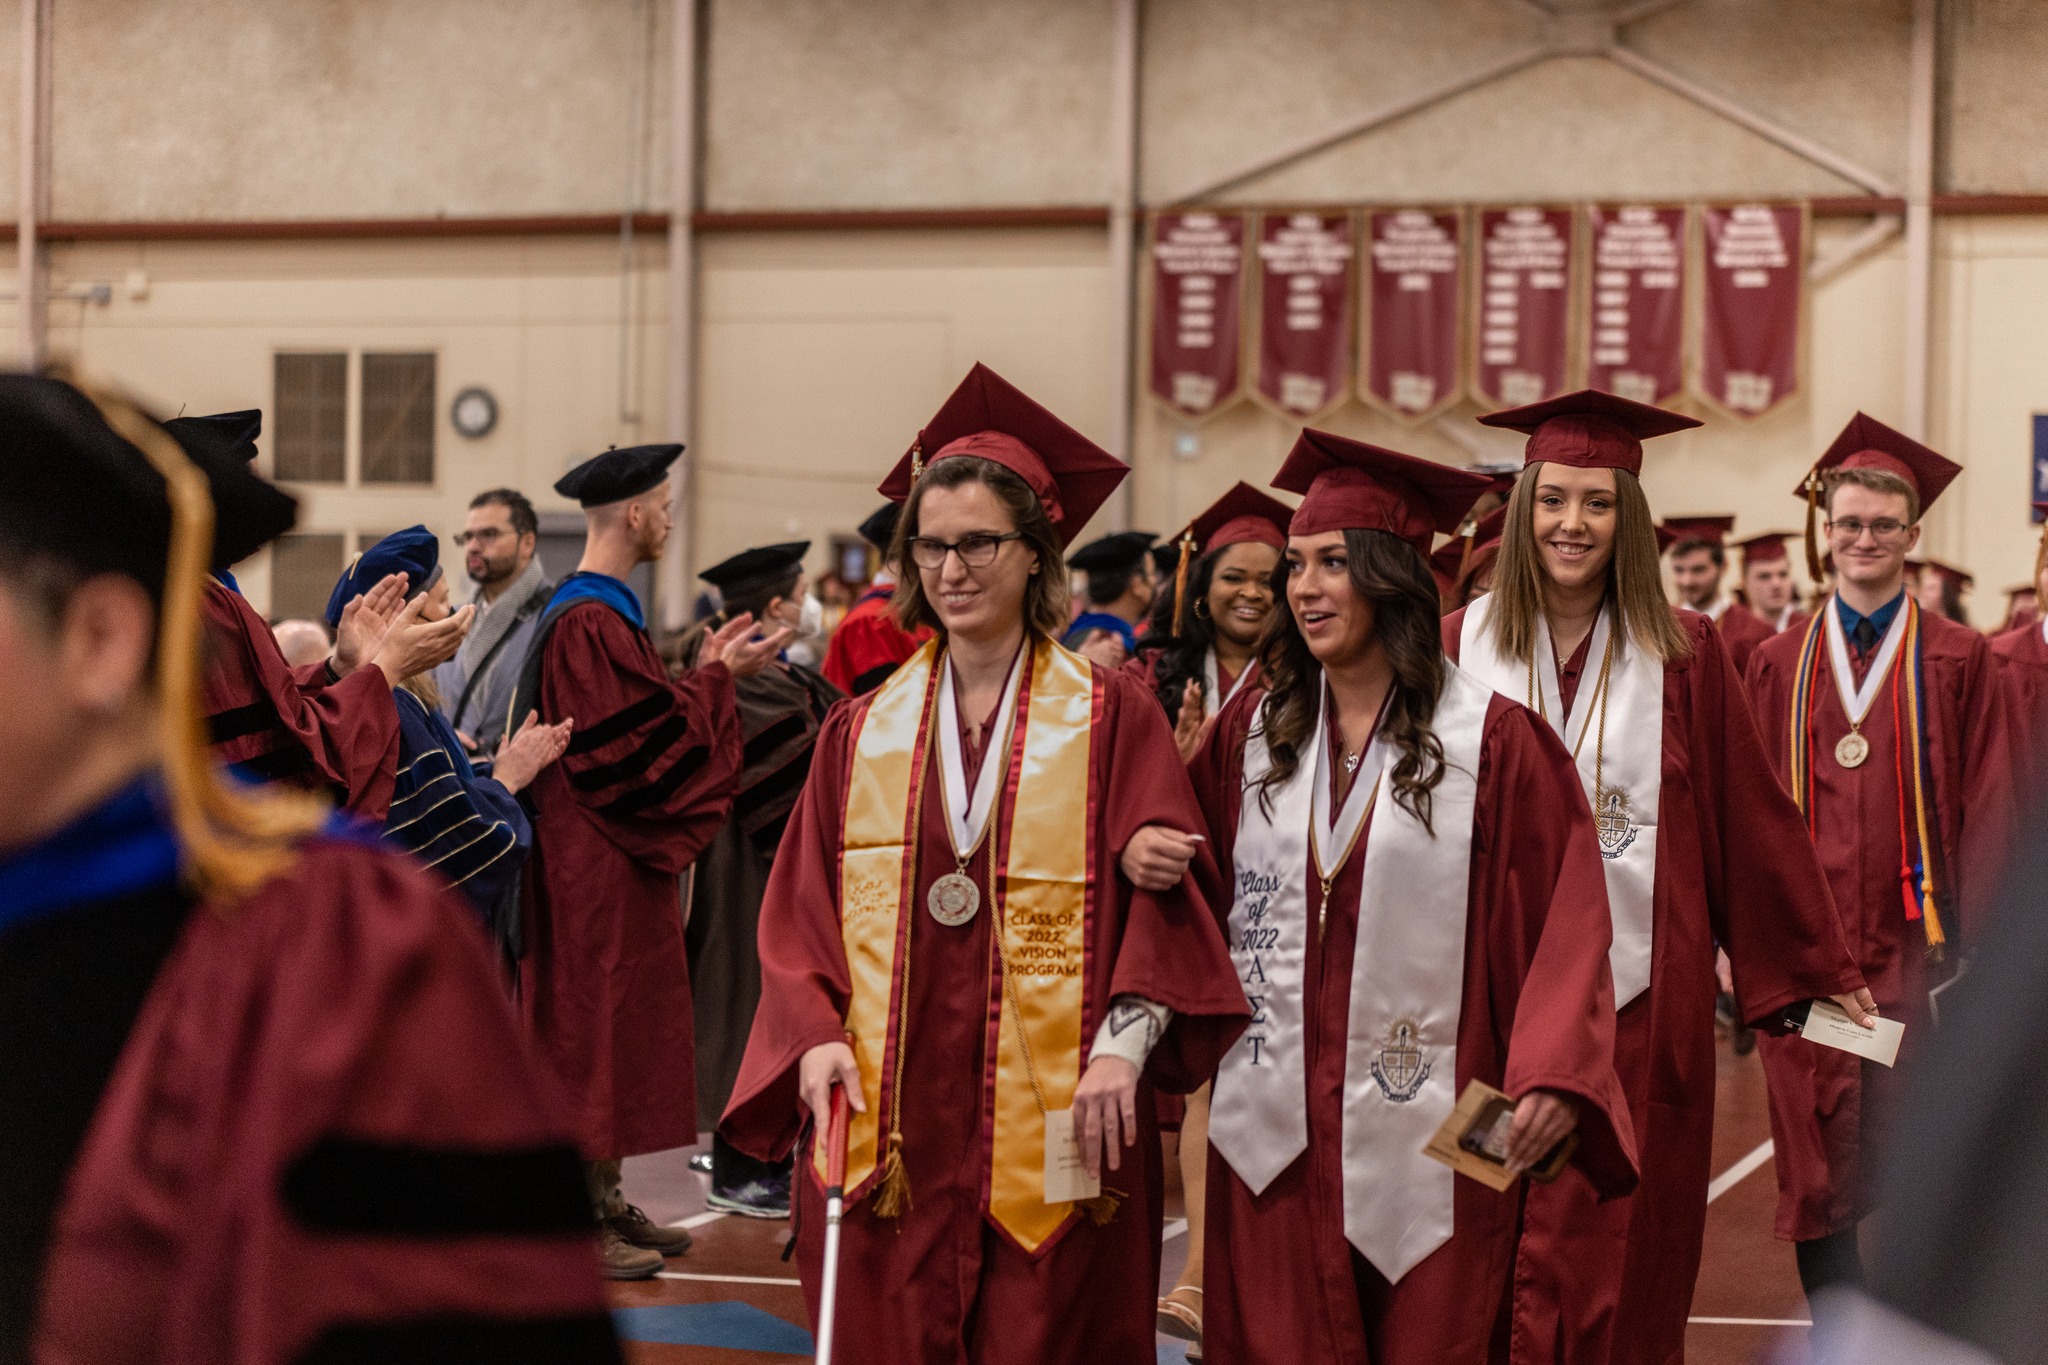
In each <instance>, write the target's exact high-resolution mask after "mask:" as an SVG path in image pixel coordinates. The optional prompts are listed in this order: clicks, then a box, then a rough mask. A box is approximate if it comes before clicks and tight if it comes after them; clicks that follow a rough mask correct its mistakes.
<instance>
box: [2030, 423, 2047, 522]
mask: <svg viewBox="0 0 2048 1365" xmlns="http://www.w3.org/2000/svg"><path fill="white" fill-rule="evenodd" d="M2028 496H2029V498H2030V499H2031V500H2032V502H2033V506H2032V507H2031V508H2029V509H2028V513H2029V515H2030V516H2031V518H2032V519H2033V521H2034V524H2035V525H2037V526H2038V525H2039V524H2040V522H2041V504H2042V503H2044V502H2048V412H2037V413H2035V414H2034V491H2033V492H2032V493H2031V494H2029V495H2028Z"/></svg>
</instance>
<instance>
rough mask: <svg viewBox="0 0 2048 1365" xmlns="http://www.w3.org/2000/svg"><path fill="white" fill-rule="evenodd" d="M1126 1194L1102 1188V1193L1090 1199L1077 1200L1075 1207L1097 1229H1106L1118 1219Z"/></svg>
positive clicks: (1105, 1186) (1106, 1187)
mask: <svg viewBox="0 0 2048 1365" xmlns="http://www.w3.org/2000/svg"><path fill="white" fill-rule="evenodd" d="M1123 1202H1124V1193H1123V1191H1122V1190H1113V1189H1111V1188H1110V1187H1109V1186H1107V1185H1104V1186H1103V1187H1102V1193H1101V1194H1098V1195H1094V1196H1093V1197H1091V1198H1088V1199H1076V1200H1075V1201H1074V1207H1075V1208H1077V1209H1079V1210H1081V1211H1082V1212H1083V1213H1085V1214H1087V1215H1088V1221H1089V1222H1091V1223H1093V1224H1095V1226H1096V1227H1105V1226H1107V1225H1108V1224H1109V1223H1110V1222H1111V1221H1113V1220H1114V1219H1115V1218H1116V1211H1117V1210H1118V1209H1119V1208H1121V1207H1123Z"/></svg>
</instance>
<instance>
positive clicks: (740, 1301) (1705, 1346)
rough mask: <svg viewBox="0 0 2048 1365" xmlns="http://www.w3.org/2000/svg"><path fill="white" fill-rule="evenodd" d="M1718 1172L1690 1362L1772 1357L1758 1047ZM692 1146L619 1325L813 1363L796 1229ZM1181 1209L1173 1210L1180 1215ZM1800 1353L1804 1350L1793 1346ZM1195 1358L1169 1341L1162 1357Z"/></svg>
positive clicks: (1767, 1186)
mask: <svg viewBox="0 0 2048 1365" xmlns="http://www.w3.org/2000/svg"><path fill="white" fill-rule="evenodd" d="M1719 1088H1720V1093H1719V1096H1718V1098H1717V1104H1716V1119H1715V1131H1714V1170H1715V1172H1716V1175H1717V1178H1716V1179H1715V1181H1714V1184H1713V1186H1712V1188H1711V1190H1710V1191H1709V1198H1710V1200H1711V1203H1710V1204H1709V1206H1708V1209H1707V1240H1706V1251H1705V1256H1704V1259H1703V1263H1702V1265H1701V1268H1700V1278H1699V1286H1698V1288H1697V1290H1696V1292H1695V1293H1694V1296H1693V1306H1692V1312H1693V1317H1692V1326H1691V1328H1690V1330H1689V1331H1688V1332H1687V1334H1686V1359H1687V1360H1688V1361H1689V1362H1692V1365H1738V1362H1750V1361H1763V1360H1766V1359H1767V1358H1768V1357H1769V1356H1770V1354H1771V1353H1772V1351H1773V1349H1774V1348H1775V1347H1778V1346H1779V1345H1781V1344H1783V1345H1793V1346H1796V1344H1797V1341H1798V1339H1799V1338H1800V1337H1803V1336H1804V1327H1805V1317H1806V1300H1805V1298H1804V1296H1802V1295H1801V1293H1800V1292H1799V1278H1798V1273H1797V1271H1796V1269H1795V1267H1794V1265H1793V1260H1792V1249H1791V1247H1790V1246H1788V1245H1787V1244H1786V1243H1783V1242H1780V1241H1778V1240H1776V1239H1775V1238H1773V1237H1772V1236H1771V1213H1772V1209H1773V1207H1774V1206H1775V1203H1776V1198H1777V1186H1776V1184H1775V1182H1774V1181H1773V1180H1772V1177H1771V1164H1770V1152H1769V1141H1770V1127H1769V1120H1768V1118H1767V1116H1766V1112H1765V1107H1764V1105H1765V1101H1764V1080H1763V1070H1762V1068H1761V1067H1760V1066H1759V1065H1758V1063H1757V1059H1756V1056H1755V1054H1751V1055H1750V1056H1748V1057H1736V1056H1735V1055H1733V1053H1732V1052H1730V1050H1729V1049H1728V1046H1727V1044H1726V1042H1725V1041H1724V1042H1723V1043H1722V1044H1721V1047H1720V1054H1719ZM688 1156H689V1154H688V1153H687V1152H682V1151H677V1152H662V1153H657V1154H656V1155H653V1156H647V1157H639V1158H635V1159H633V1160H631V1161H628V1162H627V1163H626V1193H627V1196H628V1197H629V1198H631V1199H633V1200H634V1201H635V1202H636V1203H638V1204H639V1205H640V1206H641V1207H642V1208H643V1209H645V1210H646V1211H647V1213H648V1215H649V1216H650V1217H652V1218H654V1219H655V1220H657V1221H659V1222H664V1223H673V1222H684V1223H686V1224H687V1226H689V1227H690V1228H691V1229H692V1230H693V1231H694V1232H695V1234H696V1238H697V1245H696V1247H695V1248H694V1249H693V1250H692V1251H691V1252H690V1254H689V1255H687V1256H682V1257H676V1258H673V1259H671V1260H670V1261H669V1263H668V1268H667V1270H666V1271H664V1272H663V1275H662V1278H660V1279H658V1280H652V1281H646V1282H642V1283H638V1284H624V1285H618V1286H615V1287H614V1291H613V1295H612V1303H613V1305H614V1307H615V1308H616V1309H617V1310H618V1322H619V1329H620V1334H621V1335H622V1336H624V1337H625V1338H626V1339H627V1341H628V1345H627V1348H626V1349H627V1358H628V1360H630V1361H631V1362H633V1365H749V1363H750V1362H763V1363H764V1365H765V1363H766V1362H788V1361H790V1360H792V1359H804V1358H808V1356H809V1354H810V1350H811V1344H810V1333H809V1332H808V1331H807V1330H806V1326H805V1321H806V1320H805V1316H804V1304H803V1293H802V1291H801V1290H800V1289H799V1288H798V1287H797V1282H796V1273H795V1271H794V1269H793V1268H792V1267H791V1266H789V1265H786V1264H784V1263H783V1261H782V1260H781V1250H782V1242H783V1239H784V1237H785V1236H786V1232H785V1226H786V1225H785V1224H782V1223H768V1222H761V1221H758V1220H754V1219H744V1218H728V1217H721V1216H720V1215H718V1214H715V1213H706V1212H705V1211H704V1187H705V1185H706V1184H707V1183H708V1177H705V1176H700V1175H697V1174H695V1173H694V1172H692V1171H691V1170H690V1169H689V1165H688ZM1174 1212H1177V1208H1175V1207H1173V1206H1170V1207H1169V1213H1170V1214H1171V1213H1174ZM1186 1227H1187V1225H1186V1223H1185V1222H1182V1221H1180V1220H1179V1219H1178V1218H1170V1221H1169V1222H1168V1223H1167V1229H1166V1232H1167V1238H1168V1241H1167V1243H1166V1265H1165V1272H1166V1282H1167V1283H1168V1284H1169V1285H1170V1284H1171V1283H1172V1277H1173V1276H1174V1275H1175V1274H1176V1273H1177V1272H1178V1271H1179V1269H1180V1265H1181V1262H1182V1259H1183V1258H1184V1257H1185V1255H1186ZM1788 1354H1791V1355H1792V1357H1793V1358H1794V1359H1796V1358H1797V1357H1796V1352H1794V1353H1788ZM1184 1358H1185V1357H1184V1355H1183V1352H1182V1348H1181V1345H1180V1343H1178V1342H1174V1341H1171V1340H1170V1339H1168V1338H1165V1337H1162V1338H1160V1349H1159V1359H1160V1360H1161V1361H1162V1362H1167V1361H1174V1362H1178V1361H1180V1360H1183V1359H1184Z"/></svg>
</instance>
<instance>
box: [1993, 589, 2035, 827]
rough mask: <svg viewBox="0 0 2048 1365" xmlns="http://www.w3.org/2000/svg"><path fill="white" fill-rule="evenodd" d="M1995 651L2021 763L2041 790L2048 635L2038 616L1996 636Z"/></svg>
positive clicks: (2024, 770) (2028, 776)
mask: <svg viewBox="0 0 2048 1365" xmlns="http://www.w3.org/2000/svg"><path fill="white" fill-rule="evenodd" d="M1991 652H1992V654H1994V655H1995V656H1997V659H1998V679H1999V685H2000V686H2001V687H2002V688H2003V690H2004V692H2005V695H2006V700H2007V703H2008V710H2009V718H2010V719H2011V721H2012V726H2013V747H2014V748H2015V749H2016V750H2017V751H2018V753H2019V754H2021V755H2022V758H2021V759H2020V761H2019V764H2018V765H2017V766H2018V767H2019V768H2020V770H2021V771H2023V772H2024V773H2025V774H2026V778H2027V781H2028V783H2029V784H2030V787H2031V789H2033V790H2036V791H2038V790H2039V789H2040V787H2041V782H2042V779H2043V778H2044V777H2048V638H2043V636H2042V634H2041V623H2040V622H2039V621H2038V620H2036V621H2030V622H2028V623H2027V624H2026V625H2023V626H2017V627H2015V628H2013V629H2012V630H2008V631H2005V632H2004V633H2002V634H1999V635H1994V636H1992V637H1991Z"/></svg>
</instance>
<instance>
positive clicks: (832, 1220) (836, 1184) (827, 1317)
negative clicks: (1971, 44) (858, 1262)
mask: <svg viewBox="0 0 2048 1365" xmlns="http://www.w3.org/2000/svg"><path fill="white" fill-rule="evenodd" d="M845 1207H846V1090H845V1087H843V1086H840V1085H838V1084H836V1083H835V1084H834V1085H833V1087H832V1124H831V1128H830V1130H829V1131H828V1132H827V1133H826V1135H825V1279H824V1282H823V1284H822V1285H821V1286H820V1288H819V1291H818V1365H832V1320H833V1317H834V1310H835V1309H836V1308H837V1307H838V1303H839V1216H840V1214H841V1213H843V1212H844V1211H845Z"/></svg>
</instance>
